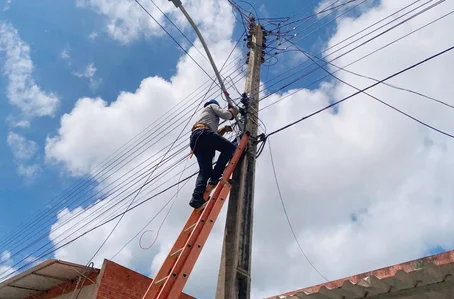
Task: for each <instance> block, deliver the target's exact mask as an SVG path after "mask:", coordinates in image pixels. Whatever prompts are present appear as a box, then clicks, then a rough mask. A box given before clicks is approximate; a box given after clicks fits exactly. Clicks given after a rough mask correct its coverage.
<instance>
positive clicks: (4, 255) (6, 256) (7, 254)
mask: <svg viewBox="0 0 454 299" xmlns="http://www.w3.org/2000/svg"><path fill="white" fill-rule="evenodd" d="M10 258H11V252H9V251H7V250H5V251H3V253H2V256H1V258H0V262H2V263H3V262H6V261H8V260H9V259H10Z"/></svg>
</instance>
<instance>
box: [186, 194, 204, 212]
mask: <svg viewBox="0 0 454 299" xmlns="http://www.w3.org/2000/svg"><path fill="white" fill-rule="evenodd" d="M206 204H207V202H206V201H205V200H204V199H203V198H194V197H193V198H192V199H191V201H190V202H189V205H190V206H191V207H192V208H194V209H196V210H201V209H203V208H205V206H206Z"/></svg>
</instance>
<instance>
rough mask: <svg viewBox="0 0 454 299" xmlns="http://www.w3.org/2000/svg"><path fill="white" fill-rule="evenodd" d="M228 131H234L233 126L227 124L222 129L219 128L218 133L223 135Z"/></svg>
mask: <svg viewBox="0 0 454 299" xmlns="http://www.w3.org/2000/svg"><path fill="white" fill-rule="evenodd" d="M227 132H232V127H231V126H225V127H223V128H222V129H219V130H218V134H219V135H221V136H223V135H224V134H225V133H227Z"/></svg>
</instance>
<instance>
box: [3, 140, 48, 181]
mask: <svg viewBox="0 0 454 299" xmlns="http://www.w3.org/2000/svg"><path fill="white" fill-rule="evenodd" d="M7 143H8V146H9V147H10V149H11V151H12V153H13V156H14V160H15V162H16V164H17V167H18V170H17V171H18V173H19V174H20V175H22V176H24V177H26V178H29V179H32V178H34V177H36V175H38V173H39V172H40V169H41V168H40V166H39V165H37V164H30V160H31V159H32V158H33V157H34V156H35V155H36V153H37V151H38V145H37V144H36V142H34V141H32V140H28V139H26V138H25V137H23V136H21V135H19V134H17V133H14V132H10V133H9V134H8V137H7Z"/></svg>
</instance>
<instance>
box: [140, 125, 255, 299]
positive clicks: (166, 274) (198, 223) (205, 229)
mask: <svg viewBox="0 0 454 299" xmlns="http://www.w3.org/2000/svg"><path fill="white" fill-rule="evenodd" d="M248 140H249V134H248V132H246V134H244V135H243V137H242V138H241V140H240V143H239V145H238V147H237V148H236V151H235V153H234V155H233V157H232V159H231V160H230V163H229V165H228V166H227V168H226V169H225V170H224V173H223V175H222V178H221V180H219V183H218V185H217V186H216V189H215V191H214V194H213V196H211V198H210V193H211V190H206V191H205V194H204V198H205V200H207V201H208V203H207V205H206V206H205V208H204V209H203V210H193V212H192V213H191V215H190V216H189V218H188V220H187V221H186V224H185V225H184V227H183V230H182V231H181V233H180V235H179V236H178V238H177V240H176V241H175V244H174V245H173V247H172V249H171V250H170V252H169V255H167V258H166V259H165V261H164V263H163V264H162V266H161V269H160V270H159V271H158V274H156V277H155V279H154V280H153V281H152V282H151V284H150V286H149V287H148V290H147V292H146V293H145V295H144V296H143V297H142V299H177V298H179V297H180V294H181V293H182V292H183V288H184V286H185V284H186V282H187V280H188V278H189V275H190V274H191V271H192V269H193V268H194V265H195V263H196V261H197V258H198V257H199V255H200V252H201V251H202V248H203V245H205V242H206V240H207V239H208V236H209V234H210V232H211V229H212V228H213V226H214V222H215V221H216V219H217V218H218V216H219V213H220V212H221V209H222V206H223V205H224V202H225V199H226V198H227V196H228V195H229V193H230V189H231V185H230V183H229V182H228V181H229V179H230V176H231V175H232V173H233V170H234V169H235V167H236V165H237V164H238V161H239V160H240V158H241V155H242V154H243V151H244V149H245V148H246V146H247V143H248ZM218 199H220V200H218Z"/></svg>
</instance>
